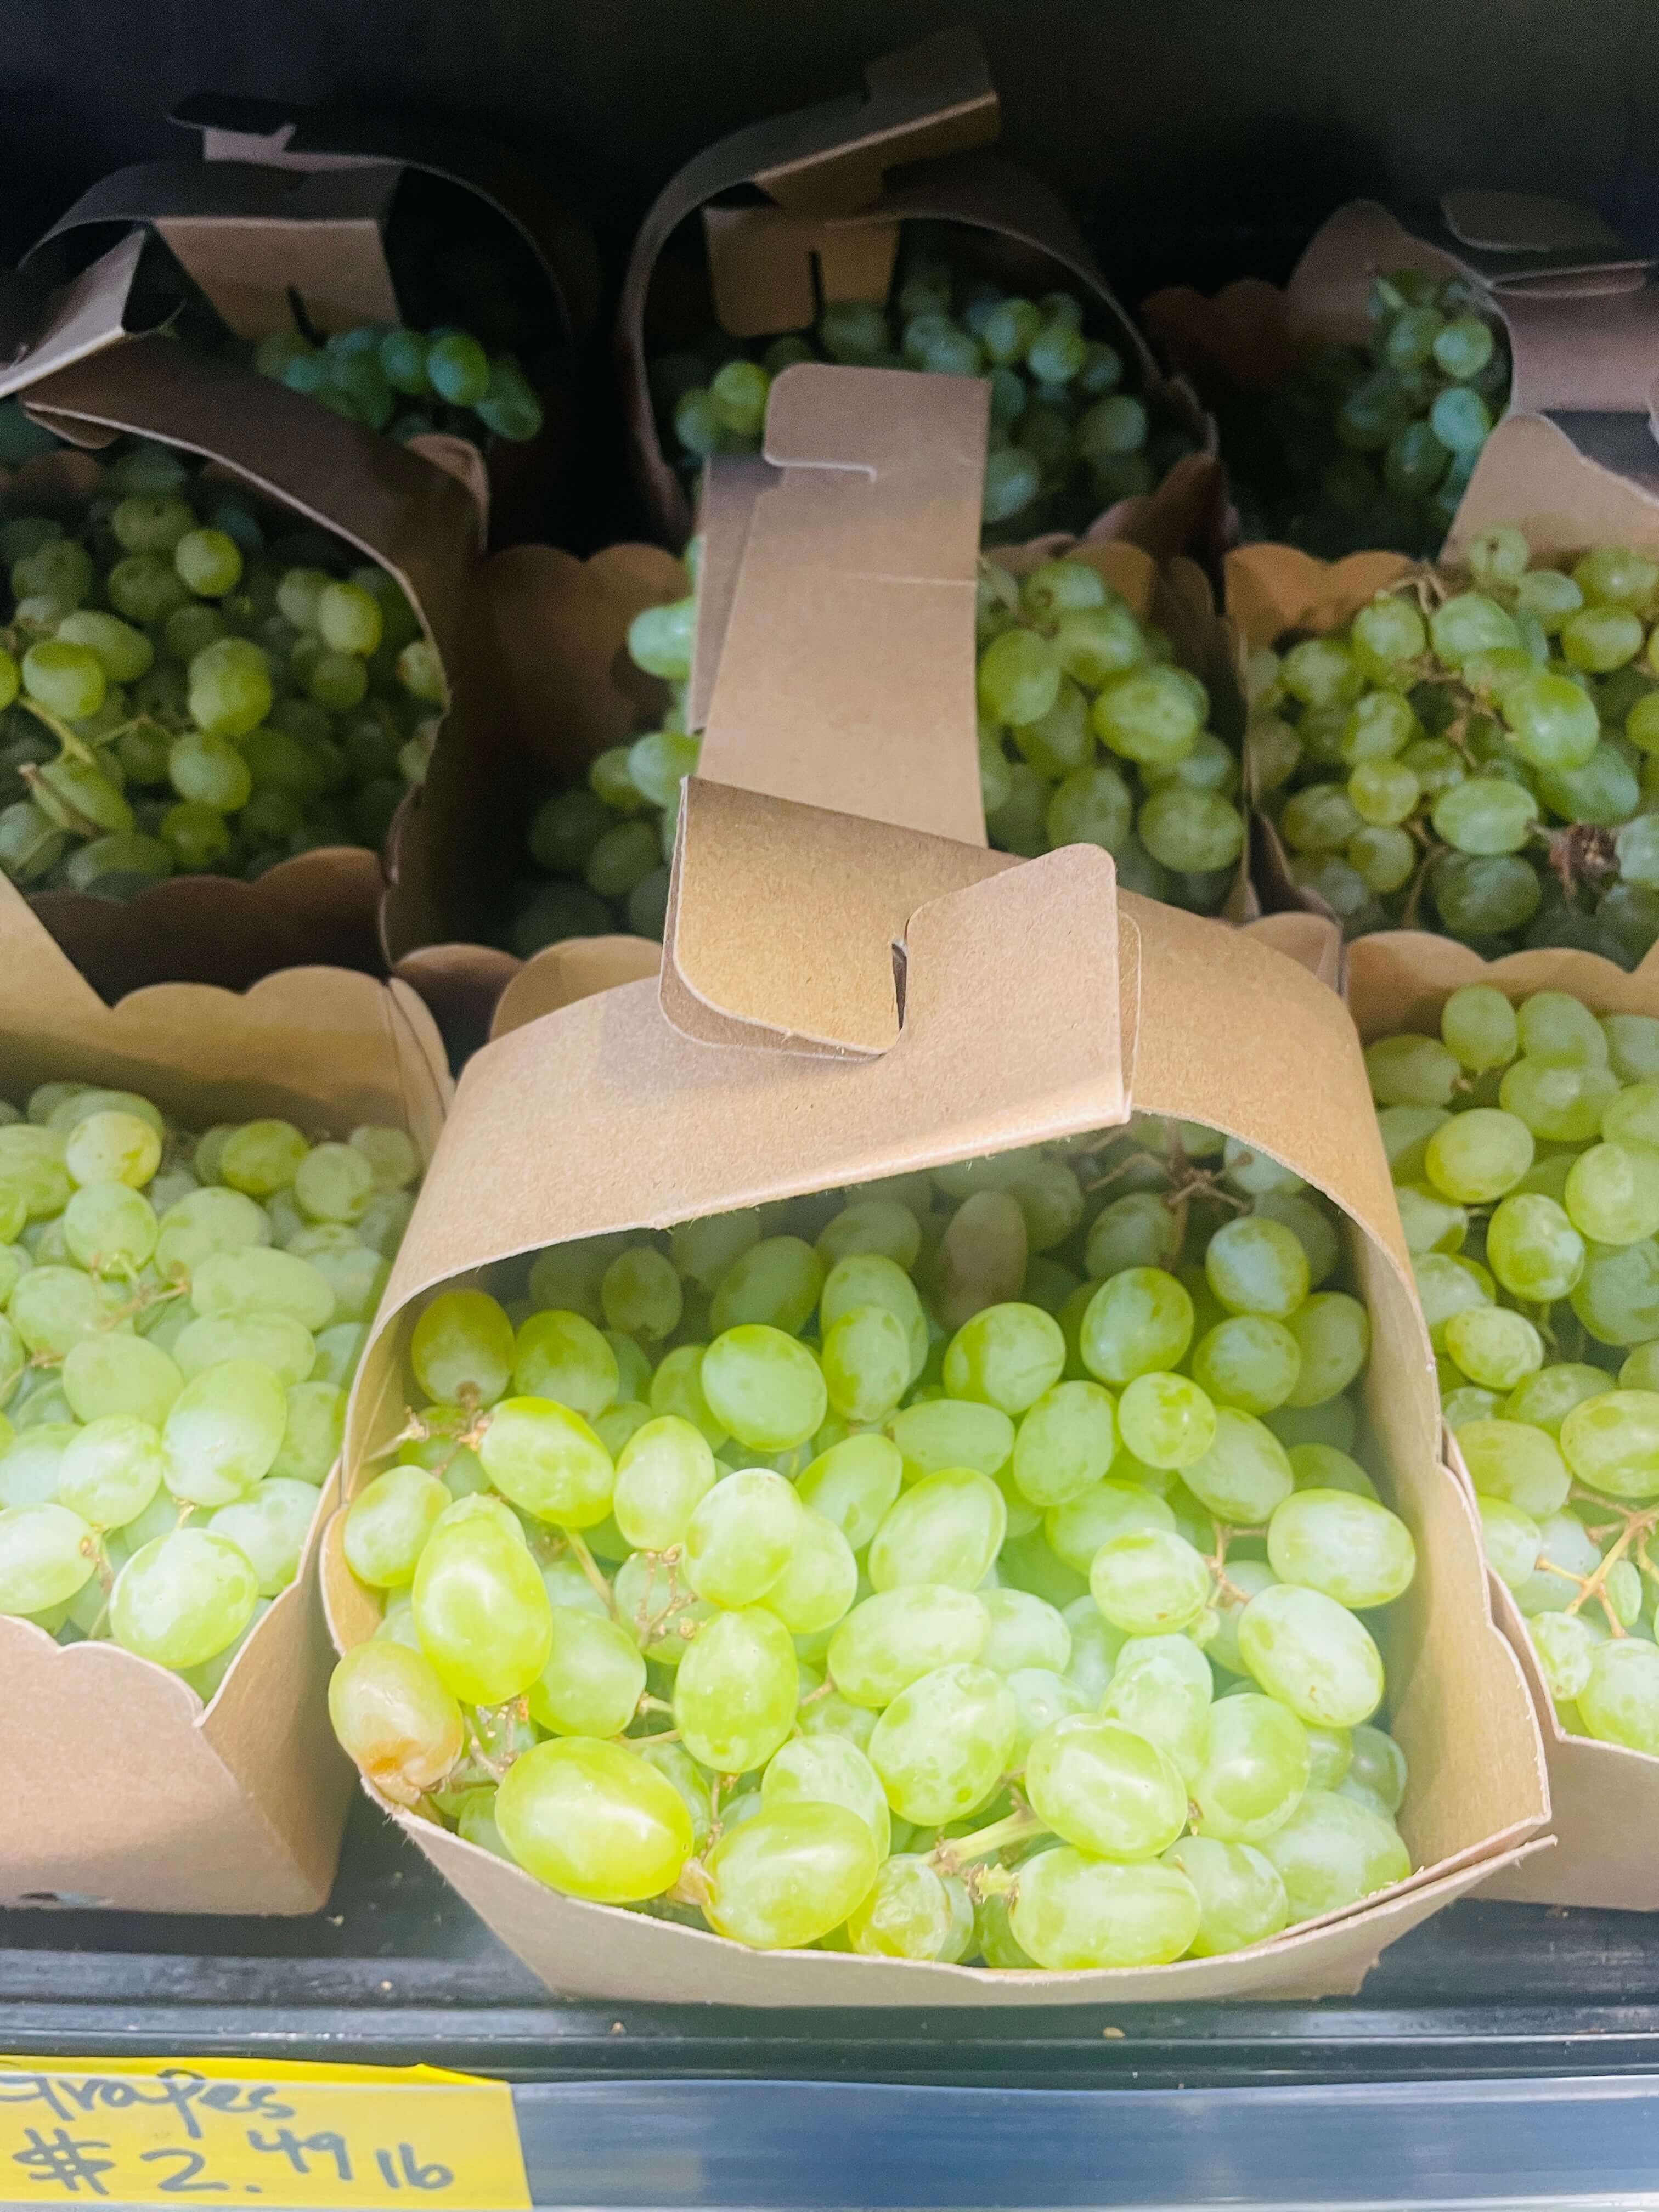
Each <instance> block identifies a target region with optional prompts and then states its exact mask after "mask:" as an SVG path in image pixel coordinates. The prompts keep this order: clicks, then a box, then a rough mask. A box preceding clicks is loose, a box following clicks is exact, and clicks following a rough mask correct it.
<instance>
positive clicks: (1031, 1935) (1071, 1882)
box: [1008, 1847, 1203, 1972]
mask: <svg viewBox="0 0 1659 2212" xmlns="http://www.w3.org/2000/svg"><path fill="white" fill-rule="evenodd" d="M1202 1917H1203V1909H1202V1906H1201V1905H1200V1899H1199V1893H1198V1891H1197V1890H1196V1889H1195V1888H1194V1886H1193V1884H1192V1883H1191V1882H1190V1881H1188V1878H1187V1876H1186V1875H1184V1874H1182V1872H1181V1870H1180V1869H1179V1868H1177V1867H1174V1866H1164V1865H1160V1864H1158V1863H1152V1864H1150V1865H1145V1864H1143V1865H1133V1866H1121V1865H1118V1864H1115V1863H1113V1862H1112V1861H1110V1860H1108V1859H1097V1858H1091V1857H1087V1856H1085V1853H1083V1852H1082V1851H1079V1850H1073V1849H1070V1848H1069V1847H1062V1848H1060V1850H1050V1851H1042V1852H1039V1853H1038V1854H1037V1855H1036V1857H1033V1858H1030V1859H1027V1860H1026V1861H1025V1863H1024V1865H1023V1866H1022V1867H1021V1868H1020V1869H1019V1880H1018V1887H1017V1890H1016V1893H1015V1896H1014V1899H1013V1901H1012V1905H1010V1907H1009V1911H1008V1924H1009V1927H1010V1929H1011V1930H1012V1934H1013V1936H1014V1937H1015V1939H1016V1941H1017V1942H1018V1944H1019V1945H1020V1947H1021V1948H1022V1949H1024V1951H1025V1952H1026V1953H1028V1954H1029V1955H1030V1958H1031V1959H1032V1960H1033V1961H1034V1962H1035V1963H1036V1965H1037V1966H1047V1967H1048V1968H1050V1969H1051V1970H1053V1971H1054V1972H1066V1971H1075V1970H1081V1969H1086V1968H1091V1967H1103V1966H1164V1965H1166V1964H1167V1963H1168V1962H1169V1961H1170V1960H1172V1959H1178V1958H1180V1957H1181V1955H1182V1953H1183V1952H1185V1951H1186V1950H1188V1948H1190V1946H1191V1944H1192V1942H1193V1940H1194V1937H1195V1936H1196V1935H1197V1934H1198V1931H1199V1928H1200V1923H1201V1921H1202Z"/></svg>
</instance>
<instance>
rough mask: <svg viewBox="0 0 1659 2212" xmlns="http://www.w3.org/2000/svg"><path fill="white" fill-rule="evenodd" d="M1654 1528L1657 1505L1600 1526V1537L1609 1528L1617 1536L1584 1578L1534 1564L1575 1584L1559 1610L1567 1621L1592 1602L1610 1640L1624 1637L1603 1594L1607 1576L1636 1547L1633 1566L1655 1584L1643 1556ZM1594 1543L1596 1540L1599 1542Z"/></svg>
mask: <svg viewBox="0 0 1659 2212" xmlns="http://www.w3.org/2000/svg"><path fill="white" fill-rule="evenodd" d="M1595 1503H1596V1504H1598V1505H1601V1504H1605V1503H1606V1500H1605V1499H1602V1498H1596V1499H1595ZM1621 1521H1622V1524H1623V1525H1622V1527H1621V1526H1620V1522H1621ZM1656 1527H1659V1505H1650V1506H1647V1507H1645V1508H1644V1510H1642V1511H1641V1512H1639V1513H1626V1514H1624V1515H1622V1516H1620V1520H1618V1521H1610V1522H1606V1523H1604V1524H1603V1530H1602V1533H1603V1534H1605V1533H1607V1532H1608V1531H1610V1530H1612V1529H1613V1528H1619V1529H1620V1533H1619V1534H1618V1535H1617V1536H1615V1537H1614V1538H1613V1542H1612V1543H1611V1544H1610V1545H1609V1546H1608V1547H1607V1551H1606V1553H1604V1554H1603V1555H1602V1557H1601V1559H1599V1560H1598V1561H1597V1563H1596V1565H1595V1567H1594V1568H1593V1569H1592V1570H1591V1571H1590V1572H1589V1574H1587V1575H1578V1574H1575V1573H1574V1572H1573V1571H1572V1569H1571V1567H1559V1566H1557V1565H1556V1564H1555V1562H1554V1561H1553V1559H1540V1560H1539V1562H1538V1567H1539V1571H1541V1572H1542V1573H1544V1574H1551V1575H1560V1576H1561V1577H1563V1578H1564V1579H1565V1580H1566V1581H1567V1582H1570V1583H1577V1586H1578V1595H1577V1596H1576V1597H1575V1598H1573V1599H1572V1600H1571V1601H1570V1603H1568V1604H1567V1605H1565V1606H1564V1607H1562V1611H1563V1612H1564V1613H1566V1614H1567V1616H1568V1617H1569V1618H1570V1619H1571V1616H1572V1615H1573V1614H1574V1613H1577V1612H1578V1611H1579V1610H1580V1609H1581V1608H1582V1607H1584V1606H1585V1605H1587V1604H1589V1601H1590V1600H1591V1599H1592V1598H1594V1599H1595V1601H1596V1603H1597V1604H1598V1605H1599V1606H1600V1607H1601V1611H1602V1613H1604V1614H1605V1615H1606V1617H1607V1633H1608V1634H1609V1635H1610V1636H1613V1637H1622V1636H1624V1635H1626V1633H1627V1631H1626V1627H1625V1624H1624V1623H1623V1621H1621V1620H1620V1618H1619V1616H1618V1614H1617V1613H1615V1612H1614V1611H1613V1601H1612V1599H1611V1598H1609V1597H1608V1595H1607V1576H1608V1574H1609V1573H1610V1572H1611V1571H1612V1570H1613V1568H1614V1567H1616V1566H1617V1565H1618V1564H1619V1562H1620V1559H1623V1558H1624V1556H1625V1554H1626V1552H1628V1551H1630V1550H1631V1548H1632V1546H1635V1547H1637V1548H1636V1554H1635V1563H1636V1565H1638V1567H1645V1568H1646V1570H1647V1572H1648V1573H1649V1574H1650V1576H1653V1577H1654V1579H1655V1580H1656V1581H1659V1574H1656V1572H1655V1569H1654V1567H1653V1565H1652V1562H1651V1561H1650V1559H1648V1556H1647V1539H1648V1536H1649V1535H1650V1533H1651V1531H1652V1530H1653V1529H1654V1528H1656ZM1585 1533H1586V1534H1588V1535H1591V1536H1595V1534H1596V1532H1595V1530H1594V1529H1590V1528H1586V1530H1585ZM1597 1541H1599V1538H1598V1540H1597Z"/></svg>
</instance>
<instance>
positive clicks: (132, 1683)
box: [0, 882, 449, 1913]
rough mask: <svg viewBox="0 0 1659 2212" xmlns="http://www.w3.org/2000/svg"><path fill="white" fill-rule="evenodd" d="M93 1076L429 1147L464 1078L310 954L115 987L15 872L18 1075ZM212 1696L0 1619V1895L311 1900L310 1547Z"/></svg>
mask: <svg viewBox="0 0 1659 2212" xmlns="http://www.w3.org/2000/svg"><path fill="white" fill-rule="evenodd" d="M52 1079H78V1080H81V1081H84V1082H88V1083H97V1084H107V1085H115V1086H118V1087H119V1088H122V1089H131V1090H136V1091H141V1092H143V1095H144V1096H145V1097H149V1098H152V1099H154V1100H155V1103H156V1104H157V1105H158V1106H160V1107H161V1109H163V1111H165V1112H167V1114H169V1115H173V1116H175V1117H176V1118H177V1119H178V1120H179V1121H180V1122H181V1123H182V1124H183V1125H184V1126H185V1127H189V1128H192V1129H198V1130H199V1129H204V1128H206V1127H209V1126H210V1124H211V1123H212V1122H214V1121H226V1120H233V1119H234V1120H245V1119H251V1118H252V1117H253V1116H255V1115H264V1114H274V1115H282V1116H283V1117H284V1118H286V1119H289V1120H292V1121H295V1122H297V1123H298V1124H299V1125H300V1126H301V1127H303V1128H306V1129H307V1130H314V1131H316V1132H318V1133H323V1132H325V1131H326V1132H329V1133H333V1134H337V1135H343V1134H345V1133H347V1132H349V1130H350V1129H352V1128H353V1127H356V1126H357V1125H358V1124H359V1123H361V1122H365V1121H372V1122H380V1123H386V1124H392V1125H395V1126H396V1127H399V1128H402V1129H404V1130H406V1131H407V1132H408V1133H409V1135H410V1137H411V1138H412V1139H413V1140H414V1142H415V1145H416V1149H417V1150H418V1151H419V1152H420V1153H421V1156H422V1160H423V1161H424V1160H426V1159H428V1158H430V1157H431V1155H432V1152H433V1149H434V1147H435V1144H436V1141H437V1136H438V1131H439V1128H440V1126H441V1122H442V1119H443V1114H444V1109H445V1105H446V1103H447V1097H448V1089H449V1085H448V1079H447V1072H446V1070H445V1067H444V1063H443V1056H442V1049H441V1044H440V1042H439V1039H438V1036H437V1032H436V1030H435V1027H434V1025H433V1024H432V1021H431V1018H430V1017H429V1016H428V1014H427V1012H426V1011H425V1009H424V1007H422V1005H421V1003H420V1001H419V1000H417V999H416V996H415V994H413V993H412V992H411V991H410V990H408V989H407V988H406V987H404V986H403V985H401V984H398V983H392V984H382V983H377V982H374V981H371V980H370V978H369V977H368V976H367V975H349V974H347V973H345V972H344V971H343V970H340V969H329V968H295V969H289V970H287V971H286V972H284V973H283V974H281V975H270V976H268V977H266V978H265V980H264V981H262V982H260V983H258V984H257V985H256V986H255V987H254V988H253V989H252V990H251V991H249V992H248V993H246V995H238V994H233V993H231V992H228V991H222V990H217V989H213V988H210V987H205V986H203V985H199V984H178V983H168V984H163V985H161V986H158V987H154V988H151V989H147V990H141V991H138V992H137V993H136V994H133V995H132V996H131V997H128V998H125V999H124V1000H122V1001H121V1002H120V1004H119V1005H118V1006H106V1005H105V1004H104V1002H103V1000H100V998H99V997H98V995H97V994H96V993H95V992H94V990H93V989H92V987H91V986H90V985H89V984H88V982H87V981H85V979H84V978H83V977H82V976H81V975H78V974H77V973H76V969H75V968H74V967H73V966H72V965H71V964H70V962H69V961H68V960H67V959H66V958H65V957H64V955H63V953H62V952H60V951H58V947H57V946H56V945H54V944H53V943H52V939H51V938H50V937H49V936H48V935H47V934H46V931H45V929H44V928H43V927H41V925H40V922H39V921H37V920H36V919H35V917H34V916H33V915H32V914H31V913H30V912H29V910H28V908H27V905H26V904H25V903H24V902H23V901H22V899H21V898H20V897H19V896H18V895H17V893H16V892H15V890H13V889H12V888H11V886H10V885H9V884H5V883H3V882H0V1096H4V1097H8V1098H9V1099H11V1100H12V1101H13V1102H14V1103H18V1104H21V1103H25V1102H26V1101H27V1097H28V1094H29V1092H30V1091H32V1090H33V1088H34V1086H35V1085H37V1084H40V1083H44V1082H46V1081H49V1080H52ZM337 1480H338V1477H337V1474H336V1475H335V1476H334V1477H332V1478H331V1480H330V1482H329V1483H328V1484H327V1485H326V1486H325V1489H324V1494H323V1500H322V1503H321V1504H320V1505H319V1510H318V1516H317V1522H316V1525H315V1527H314V1528H313V1534H312V1539H311V1544H310V1546H309V1547H308V1549H307V1557H306V1559H305V1561H304V1562H303V1563H302V1565H301V1570H300V1573H299V1577H298V1578H297V1580H296V1581H295V1583H294V1584H293V1585H292V1586H291V1587H290V1588H289V1589H287V1590H285V1591H284V1592H283V1595H281V1596H280V1597H278V1598H277V1599H276V1601H275V1602H274V1603H273V1604H272V1606H271V1607H270V1611H269V1612H268V1613H265V1614H264V1616H263V1618H262V1619H261V1620H260V1621H259V1623H258V1626H257V1627H256V1628H255V1629H254V1631H253V1632H252V1635H251V1636H250V1637H249V1638H248V1639H247V1642H246V1644H244V1645H243V1647H242V1649H241V1650H240V1652H239V1653H238V1654H237V1656H236V1657H235V1659H234V1661H233V1662H231V1665H230V1668H229V1669H228V1673H227V1674H226V1675H225V1678H224V1680H223V1681H222V1684H221V1685H220V1686H219V1689H218V1692H217V1693H216V1696H215V1697H214V1699H213V1700H212V1702H211V1703H210V1705H207V1706H206V1707H204V1705H203V1704H202V1700H201V1699H200V1698H199V1697H198V1696H197V1694H196V1692H195V1691H194V1690H192V1689H191V1688H190V1687H189V1686H188V1685H186V1684H185V1682H184V1681H182V1680H180V1679H179V1676H178V1675H176V1674H169V1673H168V1672H167V1670H166V1669H165V1668H161V1667H158V1666H155V1665H154V1664H152V1663H151V1662H150V1661H149V1660H147V1659H140V1658H137V1656H134V1654H133V1653H131V1652H130V1651H124V1650H121V1649H120V1647H119V1646H118V1645H117V1644H106V1643H96V1644H94V1643H82V1644H66V1645H60V1644H57V1643H56V1642H54V1640H53V1639H52V1637H51V1636H49V1635H48V1634H47V1633H46V1631H45V1630H44V1629H42V1628H38V1627H36V1626H34V1624H33V1622H30V1621H26V1620H5V1619H0V1683H3V1685H4V1694H3V1696H0V1760H3V1763H4V1765H5V1769H6V1772H7V1774H8V1777H9V1783H8V1805H7V1815H6V1820H5V1822H4V1825H3V1827H0V1902H3V1903H5V1904H7V1905H20V1904H54V1903H59V1902H64V1903H75V1904H97V1905H116V1906H119V1907H121V1908H123V1909H125V1910H126V1911H140V1912H273V1913H300V1912H314V1911H319V1909H320V1907H321V1906H322V1905H323V1903H324V1901H325V1899H326V1898H327V1896H328V1893H329V1889H330V1887H331V1883H332V1881H333V1876H334V1866H335V1861H336V1858H337V1855H338V1851H339V1844H340V1834H341V1830H342V1828H343V1825H344V1821H345V1814H346V1808H347V1805H348V1803H349V1794H350V1775H349V1770H348V1769H347V1767H346V1765H345V1763H344V1761H343V1759H342V1758H341V1757H340V1754H339V1753H338V1751H337V1747H336V1746H335V1744H334V1742H333V1740H332V1737H331V1734H330V1731H329V1726H328V1718H327V1714H326V1711H325V1705H324V1696H325V1689H326V1686H327V1682H328V1674H329V1668H330V1666H331V1651H330V1649H329V1644H328V1637H327V1632H326V1629H325V1625H324V1620H323V1615H322V1608H321V1605H320V1603H319V1596H318V1590H317V1583H316V1575H315V1553H316V1547H317V1543H318V1541H319V1537H320V1534H321V1532H322V1529H323V1528H324V1526H325V1523H326V1522H327V1519H328V1516H329V1512H330V1510H331V1503H332V1500H333V1498H334V1497H335V1496H336V1495H337Z"/></svg>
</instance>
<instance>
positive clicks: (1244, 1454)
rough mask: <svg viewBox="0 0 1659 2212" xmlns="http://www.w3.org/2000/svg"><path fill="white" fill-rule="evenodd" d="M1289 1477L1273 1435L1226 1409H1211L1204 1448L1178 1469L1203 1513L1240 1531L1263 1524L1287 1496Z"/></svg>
mask: <svg viewBox="0 0 1659 2212" xmlns="http://www.w3.org/2000/svg"><path fill="white" fill-rule="evenodd" d="M1294 1479H1295V1478H1294V1475H1293V1474H1292V1471H1291V1461H1290V1458H1289V1455H1288V1454H1287V1453H1286V1451H1285V1447H1284V1445H1283V1444H1282V1443H1280V1442H1279V1438H1278V1437H1276V1436H1274V1434H1273V1431H1272V1430H1271V1429H1268V1428H1266V1427H1264V1426H1263V1425H1262V1424H1261V1422H1260V1421H1258V1420H1255V1419H1252V1417H1251V1416H1250V1415H1249V1414H1248V1413H1237V1412H1236V1411H1235V1410H1234V1409H1233V1408H1232V1407H1226V1406H1224V1407H1218V1408H1217V1410H1216V1415H1215V1435H1214V1440H1213V1442H1212V1443H1211V1445H1210V1448H1209V1449H1208V1450H1207V1451H1206V1452H1205V1453H1203V1454H1202V1455H1200V1457H1199V1458H1198V1459H1196V1460H1194V1461H1192V1462H1189V1463H1188V1465H1187V1466H1185V1467H1183V1468H1182V1480H1183V1481H1184V1482H1185V1484H1186V1485H1187V1487H1188V1490H1189V1491H1191V1492H1192V1494H1193V1495H1194V1498H1197V1499H1198V1501H1199V1503H1200V1504H1201V1505H1202V1506H1204V1507H1205V1509H1206V1511H1208V1512H1210V1513H1212V1514H1214V1515H1215V1516H1216V1517H1217V1518H1218V1520H1221V1521H1225V1522H1231V1523H1232V1524H1234V1525H1235V1526H1237V1527H1241V1528H1251V1527H1254V1526H1255V1525H1257V1524H1258V1523H1261V1522H1266V1521H1267V1519H1268V1517H1269V1516H1271V1515H1272V1514H1273V1512H1274V1511H1275V1510H1276V1509H1277V1508H1278V1507H1279V1505H1280V1504H1282V1502H1283V1501H1284V1500H1285V1499H1286V1498H1289V1496H1290V1494H1291V1486H1292V1484H1293V1481H1294Z"/></svg>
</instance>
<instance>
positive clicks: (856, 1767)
mask: <svg viewBox="0 0 1659 2212" xmlns="http://www.w3.org/2000/svg"><path fill="white" fill-rule="evenodd" d="M760 1795H761V1803H762V1805H763V1806H766V1807H770V1806H774V1805H790V1804H800V1803H808V1804H818V1805H840V1806H843V1807H844V1808H846V1810H847V1811H848V1812H849V1813H852V1814H856V1816H857V1817H858V1818H859V1819H860V1820H862V1821H863V1822H864V1824H865V1826H866V1827H867V1828H868V1829H869V1831H870V1837H871V1840H872V1843H873V1844H875V1847H876V1856H877V1858H878V1860H883V1859H885V1858H886V1857H887V1856H888V1852H889V1850H890V1848H891V1844H892V1816H891V1814H890V1812H889V1811H888V1807H887V1800H886V1798H885V1796H884V1795H883V1793H882V1787H881V1783H880V1781H879V1779H878V1777H877V1774H876V1771H875V1769H874V1767H873V1766H872V1765H871V1764H870V1762H869V1760H868V1759H866V1757H865V1755H864V1753H863V1752H862V1751H860V1748H859V1747H858V1746H857V1745H856V1744H855V1743H853V1742H851V1741H849V1740H848V1738H847V1737H845V1736H836V1735H817V1736H806V1735H803V1736H796V1737H795V1738H794V1739H793V1741H790V1742H788V1743H786V1744H785V1745H784V1746H783V1747H782V1748H781V1750H780V1751H779V1752H777V1753H775V1755H774V1757H773V1758H772V1759H771V1760H770V1762H769V1765H768V1766H767V1769H766V1771H765V1773H764V1774H763V1776H762V1778H761V1789H760Z"/></svg>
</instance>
